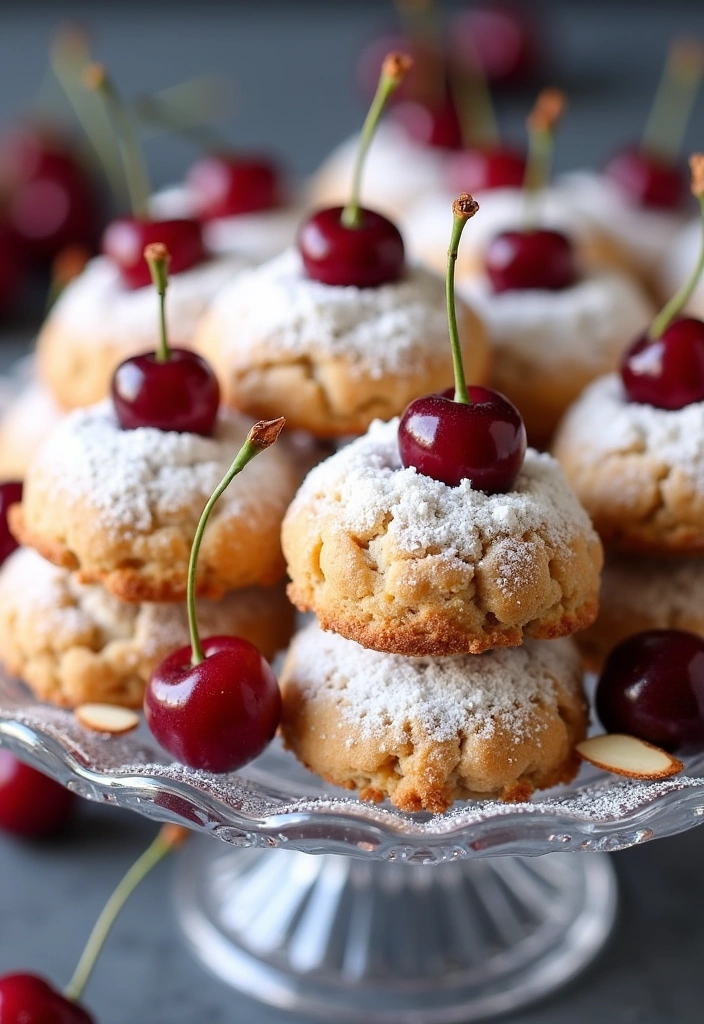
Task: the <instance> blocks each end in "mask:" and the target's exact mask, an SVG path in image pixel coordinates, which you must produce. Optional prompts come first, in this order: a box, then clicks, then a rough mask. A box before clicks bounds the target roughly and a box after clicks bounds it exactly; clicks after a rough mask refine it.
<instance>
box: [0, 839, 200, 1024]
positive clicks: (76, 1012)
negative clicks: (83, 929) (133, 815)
mask: <svg viewBox="0 0 704 1024" xmlns="http://www.w3.org/2000/svg"><path fill="white" fill-rule="evenodd" d="M188 836H189V832H188V830H187V829H185V828H183V827H182V826H180V825H164V826H162V828H161V829H160V830H159V832H158V834H157V836H156V838H155V839H154V840H153V842H152V843H151V844H150V845H149V846H148V847H147V849H146V850H145V851H144V853H143V854H142V855H141V856H140V857H139V858H138V859H137V860H136V861H135V863H134V864H133V865H132V867H131V868H130V869H129V870H128V872H127V873H126V875H125V876H124V878H123V879H122V881H121V882H120V883H119V885H118V886H117V888H116V889H115V890H114V892H113V894H112V896H111V897H110V899H109V900H108V902H107V903H106V904H105V906H104V908H103V910H102V912H101V914H100V916H99V917H98V920H97V921H96V923H95V925H94V927H93V930H92V932H91V934H90V936H89V938H88V942H87V943H86V946H85V949H84V950H83V953H82V954H81V958H80V960H79V961H78V965H77V967H76V970H75V971H74V974H73V977H72V978H71V980H70V982H69V983H68V985H67V986H66V989H65V990H64V992H63V993H62V992H59V990H58V989H56V988H54V986H53V985H51V984H50V983H49V982H48V981H46V980H45V979H44V978H41V977H40V976H39V975H36V974H29V973H27V972H22V973H19V972H16V973H13V974H5V975H3V976H2V977H0V1024H95V1018H94V1017H93V1016H92V1014H90V1013H89V1012H88V1010H86V1009H85V1007H83V1006H82V1005H81V1003H80V1002H79V1000H80V999H81V996H82V995H83V991H84V989H85V987H86V984H87V983H88V980H89V978H90V975H91V973H92V971H93V968H94V966H95V964H96V961H97V959H98V956H99V954H100V951H101V949H102V948H103V945H104V943H105V940H106V939H107V937H108V935H109V933H110V929H111V928H112V926H113V924H114V922H115V919H116V918H117V916H118V914H119V913H120V911H121V910H122V908H123V907H124V905H125V903H126V902H127V900H128V899H129V897H130V896H131V895H132V893H133V892H134V890H135V889H136V888H137V886H138V885H139V884H140V882H142V880H143V879H144V878H145V877H146V876H147V875H148V874H149V872H150V871H151V870H152V868H154V867H155V866H156V865H157V864H158V863H159V862H160V861H161V860H163V858H164V857H165V856H166V855H167V854H169V853H171V851H172V850H175V849H178V848H179V847H180V846H182V845H183V843H184V842H185V841H186V839H187V838H188Z"/></svg>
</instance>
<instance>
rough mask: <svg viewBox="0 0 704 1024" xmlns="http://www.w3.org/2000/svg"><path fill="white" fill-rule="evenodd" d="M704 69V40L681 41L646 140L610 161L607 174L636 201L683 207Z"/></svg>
mask: <svg viewBox="0 0 704 1024" xmlns="http://www.w3.org/2000/svg"><path fill="white" fill-rule="evenodd" d="M703 73H704V50H703V49H702V46H701V44H700V43H698V42H696V41H694V40H691V39H685V40H678V41H677V42H675V43H674V44H673V45H672V46H671V47H670V49H669V51H668V55H667V60H666V62H665V67H664V69H663V73H662V77H661V79H660V84H659V86H658V89H657V92H656V94H655V100H654V101H653V106H652V108H651V111H650V116H649V118H648V122H647V124H646V127H645V131H644V132H643V137H642V139H641V141H640V143H638V144H635V145H633V144H632V145H630V146H627V147H625V148H624V149H622V150H621V151H620V152H618V153H616V154H615V155H614V156H613V157H612V158H611V159H610V160H609V162H608V163H607V164H606V167H605V168H604V175H605V176H606V177H607V178H608V179H609V180H610V181H612V182H613V183H614V184H615V185H616V186H617V187H618V188H619V189H620V191H621V192H622V193H623V195H624V197H625V198H626V199H627V200H629V201H630V202H631V203H633V204H634V205H635V206H640V207H643V208H644V209H653V210H677V209H678V208H679V207H680V206H681V205H682V202H683V199H684V195H685V184H686V182H685V177H684V175H683V173H682V169H681V167H680V166H679V163H678V156H679V153H680V150H681V148H682V141H683V139H684V136H685V132H686V129H687V122H688V121H689V117H690V114H691V111H692V106H693V104H694V100H695V97H696V94H697V90H698V89H699V85H700V83H701V79H702V74H703Z"/></svg>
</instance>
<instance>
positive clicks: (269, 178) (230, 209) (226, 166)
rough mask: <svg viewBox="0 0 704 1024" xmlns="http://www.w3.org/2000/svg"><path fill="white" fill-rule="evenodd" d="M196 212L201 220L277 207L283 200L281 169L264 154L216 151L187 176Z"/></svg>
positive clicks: (203, 159)
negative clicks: (244, 154) (248, 154)
mask: <svg viewBox="0 0 704 1024" xmlns="http://www.w3.org/2000/svg"><path fill="white" fill-rule="evenodd" d="M186 185H187V187H188V190H189V194H190V195H191V196H192V200H193V205H194V212H195V214H196V216H197V217H199V218H200V219H201V220H205V221H208V220H216V219H218V218H219V217H234V216H237V215H239V214H242V213H256V212H258V211H260V210H273V209H275V208H276V207H278V206H281V205H282V203H283V183H282V180H281V174H280V172H279V170H278V168H277V167H276V166H275V165H274V164H273V163H272V162H271V161H270V160H267V159H266V158H264V157H256V156H241V155H239V154H237V153H212V154H210V155H209V156H206V157H203V158H202V159H201V160H198V161H197V162H196V163H195V164H194V165H193V166H192V167H191V169H190V171H189V172H188V174H187V175H186Z"/></svg>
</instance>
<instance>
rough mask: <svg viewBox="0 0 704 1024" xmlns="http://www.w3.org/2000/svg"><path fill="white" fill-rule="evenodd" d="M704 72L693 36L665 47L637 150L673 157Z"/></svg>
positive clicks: (703, 53) (702, 51)
mask: <svg viewBox="0 0 704 1024" xmlns="http://www.w3.org/2000/svg"><path fill="white" fill-rule="evenodd" d="M703 74H704V49H703V48H702V46H701V44H700V43H699V42H697V40H695V39H678V40H676V41H675V42H674V43H673V44H672V45H671V46H670V48H669V50H668V52H667V59H666V60H665V66H664V68H663V71H662V76H661V78H660V81H659V83H658V87H657V90H656V92H655V99H654V100H653V105H652V107H651V108H650V114H649V115H648V120H647V122H646V125H645V129H644V131H643V135H642V136H641V149H643V150H645V152H648V153H657V154H659V155H660V156H663V157H665V158H666V159H668V160H672V161H674V160H676V159H677V156H678V154H679V152H680V150H681V149H682V142H683V140H684V136H685V132H686V131H687V124H688V122H689V118H690V115H691V113H692V107H693V106H694V100H695V98H696V95H697V91H698V89H699V86H700V84H701V81H702V75H703Z"/></svg>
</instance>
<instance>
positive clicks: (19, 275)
mask: <svg viewBox="0 0 704 1024" xmlns="http://www.w3.org/2000/svg"><path fill="white" fill-rule="evenodd" d="M26 264H27V254H26V250H25V248H24V246H23V245H22V243H21V241H20V240H19V239H18V238H17V235H16V233H15V232H14V231H13V229H12V227H11V226H10V225H9V224H7V223H4V222H2V221H0V314H5V313H8V312H10V311H11V310H13V309H14V308H15V307H16V306H17V305H18V300H19V297H20V293H21V289H22V284H23V280H24V276H25V272H26V269H27V268H26Z"/></svg>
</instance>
